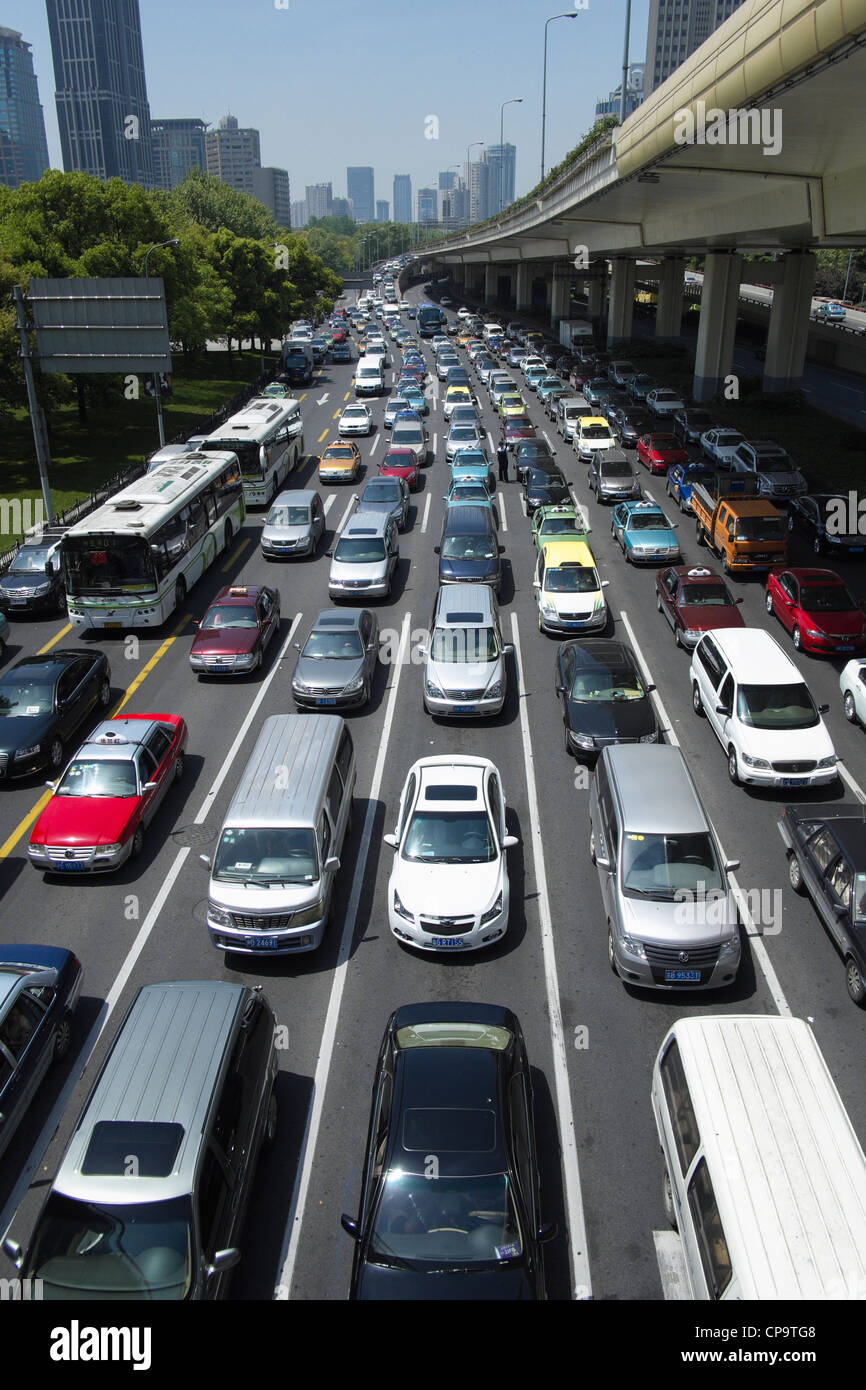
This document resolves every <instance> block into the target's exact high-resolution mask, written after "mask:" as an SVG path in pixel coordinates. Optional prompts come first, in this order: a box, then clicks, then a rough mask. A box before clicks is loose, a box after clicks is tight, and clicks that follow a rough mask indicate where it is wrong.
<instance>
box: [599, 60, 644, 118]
mask: <svg viewBox="0 0 866 1390" xmlns="http://www.w3.org/2000/svg"><path fill="white" fill-rule="evenodd" d="M644 71H645V65H644V64H643V63H630V64H629V69H628V85H627V87H626V92H625V114H626V115H627V116H630V115H631V113H632V111H636V110H637V108H638V107H639V106H640V104H641V102H642V101H643V86H644ZM621 105H622V83H621V82H620V84H619V86H618V87H614V89H613V91H611V92H609V93H608V95H607V97H606V98H603V97H600V98H599V100H598V101H597V102H596V103H595V114H596V119H597V118H598V117H599V116H619V112H620V107H621Z"/></svg>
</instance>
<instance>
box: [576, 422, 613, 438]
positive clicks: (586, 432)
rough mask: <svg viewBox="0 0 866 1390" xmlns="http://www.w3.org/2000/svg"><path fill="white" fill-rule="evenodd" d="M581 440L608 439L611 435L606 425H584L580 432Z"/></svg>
mask: <svg viewBox="0 0 866 1390" xmlns="http://www.w3.org/2000/svg"><path fill="white" fill-rule="evenodd" d="M580 437H581V439H610V437H611V434H610V430H609V428H608V427H607V425H585V426H584V428H583V429H582V430H581V431H580Z"/></svg>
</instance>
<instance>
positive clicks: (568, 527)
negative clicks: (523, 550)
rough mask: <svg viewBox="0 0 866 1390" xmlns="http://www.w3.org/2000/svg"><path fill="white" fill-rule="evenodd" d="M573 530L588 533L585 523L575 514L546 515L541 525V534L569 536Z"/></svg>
mask: <svg viewBox="0 0 866 1390" xmlns="http://www.w3.org/2000/svg"><path fill="white" fill-rule="evenodd" d="M572 531H573V532H576V533H577V534H578V535H581V536H584V535H586V532H585V531H584V529H583V523H582V522H578V519H577V517H574V516H546V517H545V518H544V520H543V521H542V523H541V526H540V527H539V535H541V536H567V535H568V534H569V533H570V532H572Z"/></svg>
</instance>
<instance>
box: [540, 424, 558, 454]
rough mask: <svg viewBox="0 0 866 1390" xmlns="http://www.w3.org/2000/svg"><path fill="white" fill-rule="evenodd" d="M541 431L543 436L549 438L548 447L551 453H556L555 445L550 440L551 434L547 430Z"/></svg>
mask: <svg viewBox="0 0 866 1390" xmlns="http://www.w3.org/2000/svg"><path fill="white" fill-rule="evenodd" d="M541 433H542V435H543V437H544V438H545V439H546V440H547V447H548V449H549V450H550V452H551V453H554V452H555V451H554V448H553V445H552V444H551V442H550V436H549V434H548V433H547V430H542V431H541Z"/></svg>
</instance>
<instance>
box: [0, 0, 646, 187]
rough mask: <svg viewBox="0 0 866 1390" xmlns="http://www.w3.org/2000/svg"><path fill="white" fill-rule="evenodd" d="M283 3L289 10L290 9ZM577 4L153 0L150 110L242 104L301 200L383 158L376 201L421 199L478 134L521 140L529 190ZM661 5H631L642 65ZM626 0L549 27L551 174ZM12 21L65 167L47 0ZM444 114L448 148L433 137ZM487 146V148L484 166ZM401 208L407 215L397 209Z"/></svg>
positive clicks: (605, 66)
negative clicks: (397, 194)
mask: <svg viewBox="0 0 866 1390" xmlns="http://www.w3.org/2000/svg"><path fill="white" fill-rule="evenodd" d="M284 7H285V8H284ZM572 8H576V7H575V6H573V4H572V0H564V3H560V4H559V5H557V4H556V3H553V0H234V3H230V2H229V0H140V9H141V22H142V35H143V40H144V57H145V64H146V70H147V89H148V99H149V102H150V111H151V115H152V116H200V117H201V118H202V119H204V120H206V121H212V122H214V123H216V122H217V121H218V120H219V118H220V117H221V116H223V115H225V114H226V112H227V111H229V110H230V111H231V112H232V114H233V115H235V116H237V117H238V120H239V122H240V124H241V125H242V126H255V127H257V128H258V130H259V131H260V132H261V154H262V163H263V164H274V165H277V166H279V167H281V168H285V169H288V171H289V176H290V179H291V185H292V197H293V198H302V197H303V196H304V186H305V184H308V183H319V182H331V183H332V184H333V190H334V195H335V197H340V196H345V193H346V166H347V165H352V164H371V165H372V166H373V168H374V169H375V175H376V180H375V195H376V197H377V198H387V199H388V200H389V202H390V201H391V199H392V193H393V189H392V180H393V176H394V174H398V173H399V174H405V173H408V174H411V175H412V190H413V201H414V193H415V192H416V191H417V189H418V188H419V187H423V186H424V185H425V184H430V185H432V186H434V187H435V186H436V184H437V182H438V179H437V175H438V173H439V171H440V170H444V169H447V168H448V166H449V165H454V164H460V165H461V166H462V164H463V163H464V161H465V159H466V147H467V145H468V144H469V142H470V141H475V140H483V141H484V143H485V144H497V143H498V141H499V120H500V104H501V103H502V102H503V101H505V100H507V99H509V98H511V97H523V98H524V100H523V102H522V103H521V104H520V105H514V106H508V107H506V109H505V139H506V141H511V142H513V143H514V144H515V145H516V146H517V189H516V191H517V195H518V196H519V195H520V194H521V193H525V192H527V191H528V190H529V189H530V188H531V187H532V186H533V185H534V184H535V183H536V182H537V181H538V177H539V174H540V168H541V106H542V101H541V95H542V66H543V47H544V22H545V20H546V19H547V18H548V17H549V16H550V15H554V14H558V13H560V12H562V11H566V10H570V9H572ZM648 9H649V0H633V4H632V21H631V46H630V57H631V60H632V61H633V62H640V61H643V58H644V55H645V49H646V26H647V13H648ZM625 10H626V0H588V5H587V8H586V9H582V10H581V11H580V13H579V14H578V17H577V19H574V20H565V19H558V20H556V21H555V23H553V24H551V25H550V28H549V30H548V69H547V137H546V165H547V167H548V168H550V167H551V166H552V165H554V164H556V163H557V162H558V160H560V159H561V158H562V156H563V155H564V154H565V153H566V151H567V150H569V149H570V148H571V147H572V146H573V145H575V144H576V143H577V141H578V139H579V138H580V136H581V135H582V134H583V133H584V132H585V131H586V130H587V129H588V128H589V127H590V125H591V124H592V122H593V120H594V115H595V102H596V99H597V98H598V97H600V96H606V95H607V93H608V91H609V90H610V89H611V88H612V87H615V86H616V85H617V84H618V82H619V77H620V73H621V68H622V46H623V31H624V24H625ZM0 22H2V23H3V24H5V25H7V26H10V27H11V28H14V29H20V30H21V32H22V34H23V37H24V38H25V39H26V40H27V41H28V42H29V43H31V44H32V45H33V58H34V64H35V67H36V74H37V77H38V79H39V93H40V98H41V101H42V106H43V109H44V111H45V124H46V129H47V132H48V150H49V155H50V157H51V163H52V165H53V166H54V167H56V168H61V167H62V163H61V158H60V142H59V138H58V135H57V120H56V115H55V107H54V70H53V64H52V61H51V47H50V44H49V40H48V25H47V21H46V17H45V7H44V5H43V4H37V3H34V0H4V3H3V6H2V15H0ZM430 116H436V117H437V119H438V139H430V138H427V137H426V136H425V131H433V130H434V129H435V126H434V125H433V123H432V122H430V121H429V120H428V119H427V118H428V117H430ZM477 156H478V150H477V149H476V150H473V158H477ZM392 211H393V209H392Z"/></svg>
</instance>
